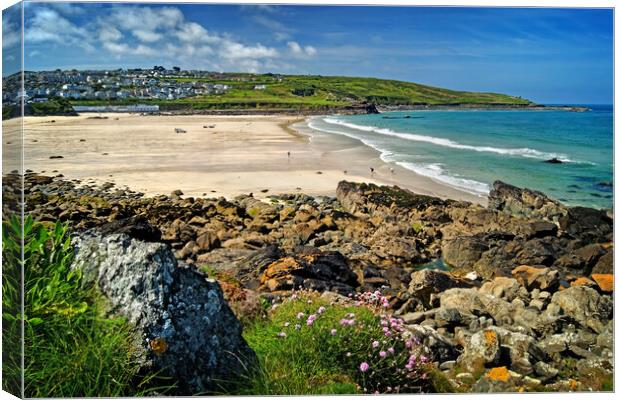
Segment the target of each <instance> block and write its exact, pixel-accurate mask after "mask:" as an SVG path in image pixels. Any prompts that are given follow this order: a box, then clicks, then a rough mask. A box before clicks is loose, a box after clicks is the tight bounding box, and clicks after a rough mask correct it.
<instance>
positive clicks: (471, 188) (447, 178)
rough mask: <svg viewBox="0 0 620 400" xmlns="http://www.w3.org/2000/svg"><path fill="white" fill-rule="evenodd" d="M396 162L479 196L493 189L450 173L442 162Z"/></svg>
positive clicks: (420, 173) (419, 173)
mask: <svg viewBox="0 0 620 400" xmlns="http://www.w3.org/2000/svg"><path fill="white" fill-rule="evenodd" d="M396 164H397V165H400V166H401V167H403V168H405V169H408V170H410V171H413V172H415V173H416V174H418V175H423V176H427V177H429V178H431V179H433V180H436V181H439V182H441V183H445V184H447V185H449V186H453V187H456V188H458V189H461V190H462V191H465V192H467V193H471V194H475V195H477V196H486V195H488V194H489V191H490V190H491V187H490V186H489V185H488V184H486V183H483V182H478V181H475V180H473V179H465V178H460V177H458V176H453V175H449V174H448V173H447V172H446V170H445V169H444V168H443V167H442V165H441V164H436V163H434V164H416V163H410V162H404V161H397V162H396Z"/></svg>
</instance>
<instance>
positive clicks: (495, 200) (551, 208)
mask: <svg viewBox="0 0 620 400" xmlns="http://www.w3.org/2000/svg"><path fill="white" fill-rule="evenodd" d="M488 208H489V210H497V211H502V212H505V213H508V214H512V215H515V216H519V217H526V218H536V219H543V220H547V221H551V222H554V223H556V222H558V221H559V220H560V218H562V217H564V216H566V215H567V214H568V209H567V208H566V207H565V206H563V205H562V204H560V203H559V202H557V201H555V200H552V199H550V198H549V197H547V196H546V195H545V194H544V193H541V192H538V191H535V190H530V189H521V188H518V187H515V186H512V185H508V184H506V183H504V182H501V181H495V182H494V183H493V189H492V190H491V192H490V193H489V200H488Z"/></svg>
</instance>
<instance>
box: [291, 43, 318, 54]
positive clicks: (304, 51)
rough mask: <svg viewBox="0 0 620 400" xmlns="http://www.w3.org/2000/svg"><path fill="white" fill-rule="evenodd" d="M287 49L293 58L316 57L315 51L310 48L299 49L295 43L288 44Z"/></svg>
mask: <svg viewBox="0 0 620 400" xmlns="http://www.w3.org/2000/svg"><path fill="white" fill-rule="evenodd" d="M287 46H288V48H289V49H290V51H291V53H292V54H293V56H294V57H312V56H314V55H316V49H315V48H314V47H312V46H305V47H301V46H300V45H299V43H297V42H293V41H291V42H288V43H287Z"/></svg>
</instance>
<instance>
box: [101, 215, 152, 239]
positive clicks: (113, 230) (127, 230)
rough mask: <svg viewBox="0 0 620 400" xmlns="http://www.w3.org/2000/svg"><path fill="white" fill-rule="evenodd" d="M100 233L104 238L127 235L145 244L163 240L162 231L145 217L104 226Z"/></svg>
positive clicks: (122, 220) (125, 219)
mask: <svg viewBox="0 0 620 400" xmlns="http://www.w3.org/2000/svg"><path fill="white" fill-rule="evenodd" d="M99 232H100V234H102V235H104V236H105V235H111V234H126V235H127V236H130V237H132V238H134V239H138V240H142V241H145V242H158V241H159V240H160V239H161V231H160V230H159V229H157V228H156V227H154V226H153V225H151V224H150V223H149V222H148V221H147V220H146V219H145V218H143V217H131V218H124V219H119V220H116V221H114V222H110V223H107V224H104V225H102V226H101V227H100V228H99Z"/></svg>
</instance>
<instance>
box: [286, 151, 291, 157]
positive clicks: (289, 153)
mask: <svg viewBox="0 0 620 400" xmlns="http://www.w3.org/2000/svg"><path fill="white" fill-rule="evenodd" d="M286 155H287V156H288V158H289V159H290V158H291V152H290V151H287V152H286Z"/></svg>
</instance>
